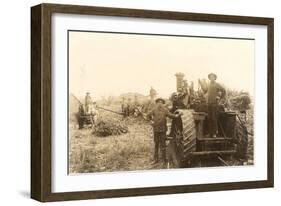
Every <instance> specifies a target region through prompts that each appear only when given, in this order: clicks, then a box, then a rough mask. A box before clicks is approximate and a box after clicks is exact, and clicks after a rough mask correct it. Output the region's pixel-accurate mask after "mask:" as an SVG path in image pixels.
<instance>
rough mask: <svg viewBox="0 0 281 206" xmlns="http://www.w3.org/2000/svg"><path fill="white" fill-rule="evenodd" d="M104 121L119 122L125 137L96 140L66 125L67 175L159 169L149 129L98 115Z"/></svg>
mask: <svg viewBox="0 0 281 206" xmlns="http://www.w3.org/2000/svg"><path fill="white" fill-rule="evenodd" d="M101 115H103V116H104V115H106V116H107V118H110V117H112V118H119V120H120V121H124V124H125V125H126V126H127V127H128V133H125V134H120V135H111V136H107V137H98V136H97V135H95V134H93V133H92V130H91V129H90V128H85V129H82V130H78V127H77V124H76V121H70V125H69V131H70V132H69V134H70V136H69V138H70V139H69V142H70V145H69V147H70V148H69V172H70V173H93V172H112V171H133V170H149V169H161V168H163V166H162V165H154V166H152V165H151V163H152V157H153V150H154V148H153V147H154V143H153V136H152V128H151V126H150V125H149V124H148V123H146V122H145V121H143V120H141V119H135V118H129V119H126V120H122V117H121V116H119V115H116V114H113V113H108V112H102V111H101ZM248 118H249V119H248V124H247V125H246V126H247V128H248V131H249V132H251V133H253V114H252V110H250V111H249V115H248ZM248 159H249V160H250V161H251V163H250V161H249V164H252V163H253V137H252V136H249V147H248Z"/></svg>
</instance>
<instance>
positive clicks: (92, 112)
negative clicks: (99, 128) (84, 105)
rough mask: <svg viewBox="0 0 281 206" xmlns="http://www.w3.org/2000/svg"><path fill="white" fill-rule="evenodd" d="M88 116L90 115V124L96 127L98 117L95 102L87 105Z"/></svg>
mask: <svg viewBox="0 0 281 206" xmlns="http://www.w3.org/2000/svg"><path fill="white" fill-rule="evenodd" d="M89 114H90V115H91V118H92V119H91V120H92V124H93V125H96V123H97V121H98V117H99V111H98V110H97V104H96V102H92V104H90V105H89Z"/></svg>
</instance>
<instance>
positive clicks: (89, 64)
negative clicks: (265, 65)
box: [69, 31, 255, 99]
mask: <svg viewBox="0 0 281 206" xmlns="http://www.w3.org/2000/svg"><path fill="white" fill-rule="evenodd" d="M254 44H255V41H254V40H241V39H239V40H237V39H222V38H201V37H186V36H185V37H176V36H157V35H139V34H118V33H97V32H76V31H71V32H70V33H69V92H70V93H73V94H75V95H77V96H79V97H81V96H84V94H85V93H86V92H90V93H91V95H92V96H93V97H94V98H96V99H99V98H100V97H101V96H105V97H106V96H118V95H120V94H122V93H127V92H137V93H141V94H144V95H148V94H149V90H150V87H151V86H153V88H155V89H156V91H157V93H158V95H159V96H161V97H164V98H167V97H168V96H170V94H171V93H172V92H174V91H176V77H175V74H176V73H177V72H182V73H184V74H185V78H186V79H187V81H188V82H190V81H193V82H194V83H195V88H197V80H198V79H199V78H201V79H202V78H205V79H207V76H208V74H209V73H211V72H213V73H216V74H217V76H218V79H217V82H219V83H221V84H223V85H225V86H226V87H229V88H231V89H236V90H244V91H248V92H249V93H250V94H253V93H254Z"/></svg>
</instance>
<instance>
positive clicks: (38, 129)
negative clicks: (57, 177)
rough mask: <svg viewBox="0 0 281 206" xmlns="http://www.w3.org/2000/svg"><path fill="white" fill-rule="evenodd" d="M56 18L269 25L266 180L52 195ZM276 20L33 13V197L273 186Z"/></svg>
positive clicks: (83, 9) (82, 10) (73, 9)
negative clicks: (53, 35) (53, 18)
mask: <svg viewBox="0 0 281 206" xmlns="http://www.w3.org/2000/svg"><path fill="white" fill-rule="evenodd" d="M54 13H67V14H79V15H101V16H118V17H136V18H154V19H169V20H183V21H195V22H196V21H201V22H221V23H233V24H237V23H238V24H251V25H265V26H267V44H268V45H267V54H268V57H267V58H268V59H267V75H268V76H267V79H268V85H267V86H268V91H267V92H268V99H267V102H268V119H267V121H268V131H267V141H268V147H267V158H268V159H267V180H263V181H246V182H231V183H216V184H199V185H182V186H172V185H171V186H163V187H149V188H134V189H114V190H99V191H81V192H66V193H53V192H52V191H51V178H52V170H51V165H52V164H51V144H52V142H51V134H52V132H51V131H52V130H51V122H52V114H51V109H52V108H51V99H52V92H51V87H52V85H51V16H52V14H54ZM273 36H274V20H273V19H272V18H261V17H246V16H243V17H242V16H228V15H214V14H199V13H184V12H171V11H152V10H136V9H121V8H104V7H91V6H75V5H57V4H41V5H37V6H34V7H32V8H31V197H32V198H33V199H36V200H39V201H42V202H48V201H62V200H80V199H92V198H109V197H125V196H139V195H160V194H171V193H188V192H203V191H219V190H234V189H250V188H265V187H273V184H274V160H273V158H274V142H273V135H274V126H273V125H274V122H273V121H274V86H273V85H274V83H273V79H274V75H273V73H274V72H273V45H274V44H273Z"/></svg>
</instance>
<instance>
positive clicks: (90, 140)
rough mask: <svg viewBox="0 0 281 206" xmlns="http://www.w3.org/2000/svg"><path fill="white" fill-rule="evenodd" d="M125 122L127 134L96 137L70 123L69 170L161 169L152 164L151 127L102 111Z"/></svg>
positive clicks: (90, 132)
mask: <svg viewBox="0 0 281 206" xmlns="http://www.w3.org/2000/svg"><path fill="white" fill-rule="evenodd" d="M101 115H107V116H110V117H111V118H118V119H120V120H121V121H125V124H126V125H127V126H128V133H125V134H121V135H111V136H107V137H99V136H97V135H95V134H93V133H92V130H91V129H90V128H84V129H82V130H78V129H77V125H76V123H75V122H74V121H72V122H71V123H70V128H69V129H70V150H69V151H70V156H69V166H70V167H69V172H70V173H91V172H110V171H130V170H147V169H157V168H161V167H162V165H161V164H159V165H152V164H151V163H152V161H153V159H152V157H153V146H154V144H153V136H152V128H151V126H150V125H149V124H148V123H147V122H145V121H143V120H141V119H135V118H133V117H130V118H127V119H124V120H122V119H123V117H122V116H119V115H117V114H113V113H109V112H102V113H101Z"/></svg>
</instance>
